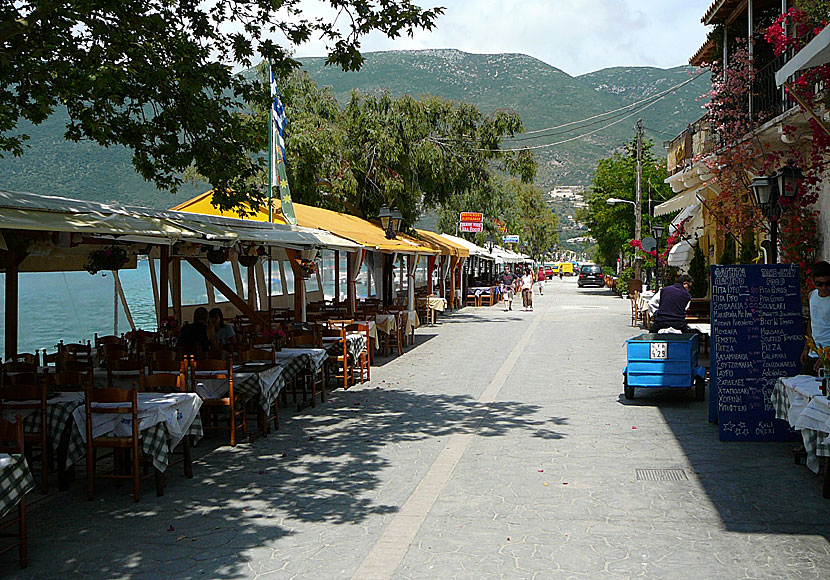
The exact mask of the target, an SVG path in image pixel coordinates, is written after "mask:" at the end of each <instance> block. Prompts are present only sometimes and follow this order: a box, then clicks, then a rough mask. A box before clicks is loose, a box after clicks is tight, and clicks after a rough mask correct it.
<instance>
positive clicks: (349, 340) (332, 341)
mask: <svg viewBox="0 0 830 580" xmlns="http://www.w3.org/2000/svg"><path fill="white" fill-rule="evenodd" d="M323 348H325V349H326V351H327V352H328V354H329V355H332V354H334V353H337V352H338V351H339V350H340V349H342V348H343V342H342V340H341V339H340V337H337V336H324V337H323ZM365 348H366V334H365V333H363V332H350V333H348V334H346V354H348V355H349V356H350V357H352V358H353V359H355V360H357V358H358V357H359V356H360V353H361V352H363V349H365Z"/></svg>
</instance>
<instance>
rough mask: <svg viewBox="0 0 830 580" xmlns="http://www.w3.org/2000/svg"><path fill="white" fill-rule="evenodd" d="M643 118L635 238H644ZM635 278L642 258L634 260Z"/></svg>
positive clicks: (639, 130) (639, 124)
mask: <svg viewBox="0 0 830 580" xmlns="http://www.w3.org/2000/svg"><path fill="white" fill-rule="evenodd" d="M642 177H643V120H642V119H638V120H637V191H636V192H635V195H634V239H635V240H642V221H643V187H642V186H643V183H642V181H643V179H642ZM634 278H636V279H637V280H641V279H642V278H640V258H637V259H636V260H634Z"/></svg>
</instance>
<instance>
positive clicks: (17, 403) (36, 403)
mask: <svg viewBox="0 0 830 580" xmlns="http://www.w3.org/2000/svg"><path fill="white" fill-rule="evenodd" d="M9 403H13V404H9ZM4 407H5V408H8V409H12V412H14V411H17V410H21V411H22V410H29V409H31V410H34V411H35V412H36V413H39V414H40V430H38V431H36V432H29V433H24V434H23V445H24V453H25V455H26V461H27V462H28V463H29V467H30V468H31V467H32V466H33V465H34V458H35V452H34V451H35V448H37V449H39V451H40V477H41V481H40V488H41V490H42V491H43V493H47V492H48V491H49V462H50V459H51V448H50V447H49V437H48V423H47V422H46V384H45V383H44V382H43V381H41V382H39V383H33V384H28V385H23V384H18V385H8V384H7V385H4V386H3V388H2V389H0V412H2V410H3V408H4Z"/></svg>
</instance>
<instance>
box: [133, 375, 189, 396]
mask: <svg viewBox="0 0 830 580" xmlns="http://www.w3.org/2000/svg"><path fill="white" fill-rule="evenodd" d="M141 381H142V382H141V390H142V391H144V392H145V393H183V392H185V383H184V381H181V380H180V379H179V376H178V375H174V374H169V373H157V374H150V375H146V376H145V377H143V378H142V380H141Z"/></svg>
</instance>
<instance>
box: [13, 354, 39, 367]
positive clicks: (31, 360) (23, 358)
mask: <svg viewBox="0 0 830 580" xmlns="http://www.w3.org/2000/svg"><path fill="white" fill-rule="evenodd" d="M6 362H7V363H10V362H22V363H28V364H33V365H35V366H37V365H39V364H40V354H39V353H38V352H37V351H35V352H34V353H31V352H20V353H17V354H13V355H11V356H8V357H6Z"/></svg>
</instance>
